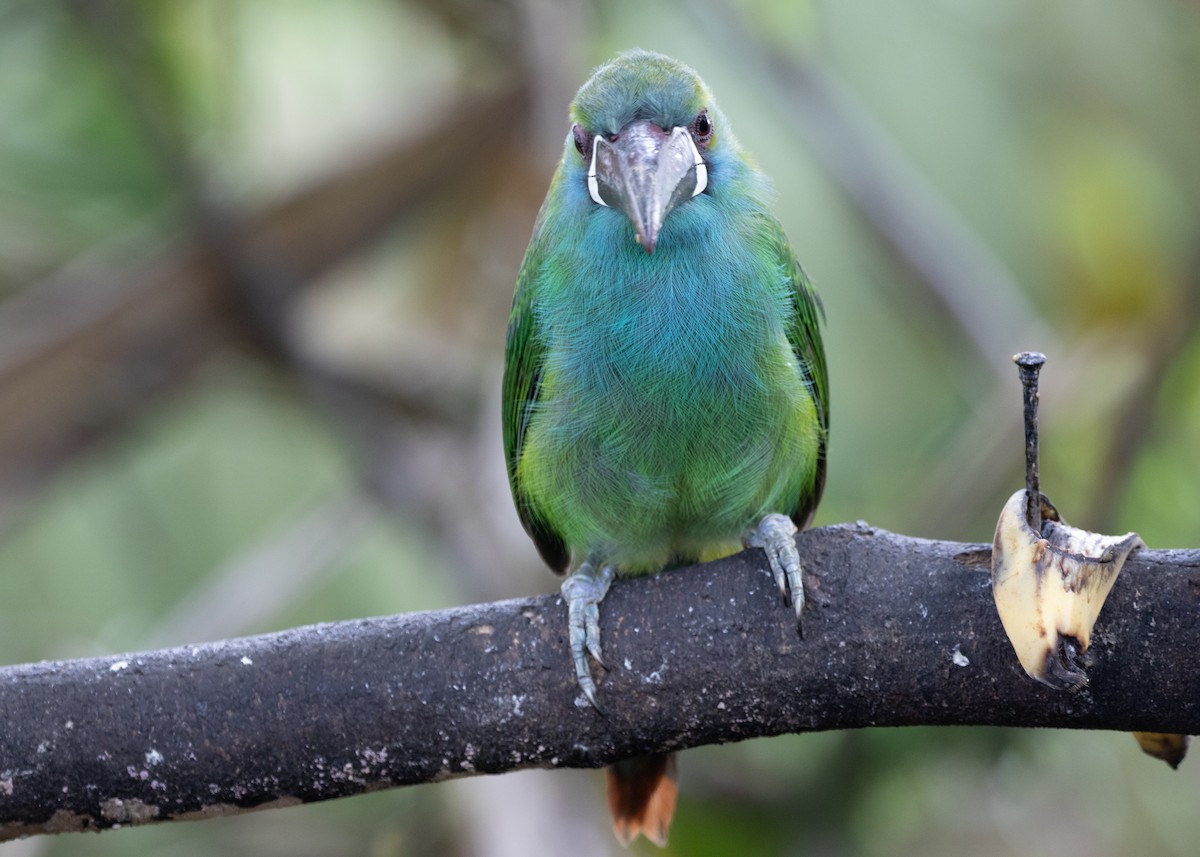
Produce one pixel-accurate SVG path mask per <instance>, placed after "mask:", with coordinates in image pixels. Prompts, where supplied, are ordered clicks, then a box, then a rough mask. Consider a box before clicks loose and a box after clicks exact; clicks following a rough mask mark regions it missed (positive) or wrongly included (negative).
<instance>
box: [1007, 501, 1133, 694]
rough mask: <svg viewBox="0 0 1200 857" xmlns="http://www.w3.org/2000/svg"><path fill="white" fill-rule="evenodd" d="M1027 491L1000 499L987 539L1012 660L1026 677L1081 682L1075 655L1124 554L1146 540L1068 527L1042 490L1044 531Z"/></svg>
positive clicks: (1054, 683)
mask: <svg viewBox="0 0 1200 857" xmlns="http://www.w3.org/2000/svg"><path fill="white" fill-rule="evenodd" d="M1031 500H1032V496H1031V495H1030V493H1029V492H1028V491H1026V490H1025V489H1022V490H1020V491H1017V492H1016V493H1015V494H1013V495H1012V497H1010V498H1009V499H1008V502H1007V503H1005V504H1004V509H1003V511H1001V513H1000V520H999V521H998V522H997V524H996V537H995V540H994V541H993V543H992V594H993V595H994V596H995V599H996V609H997V611H998V612H999V613H1000V621H1001V623H1002V624H1003V625H1004V631H1005V633H1006V634H1007V635H1008V639H1009V641H1010V642H1011V643H1012V646H1013V649H1014V650H1015V651H1016V653H1017V659H1018V660H1019V661H1020V662H1021V666H1022V667H1024V668H1025V672H1027V673H1028V674H1029V675H1030V676H1031V677H1033V678H1035V679H1037V680H1038V681H1040V682H1044V683H1045V684H1048V685H1050V686H1051V687H1054V688H1058V689H1066V688H1073V687H1080V686H1082V685H1084V684H1086V683H1087V674H1086V673H1084V671H1083V669H1082V668H1081V667H1080V666H1079V664H1078V663H1077V662H1076V660H1075V659H1076V658H1077V657H1078V656H1079V655H1080V654H1082V653H1083V652H1085V651H1086V650H1087V647H1088V642H1089V641H1090V639H1091V634H1092V626H1093V625H1094V624H1095V623H1096V617H1097V616H1098V615H1099V613H1100V608H1101V607H1103V606H1104V600H1105V599H1106V598H1107V597H1108V593H1109V591H1110V590H1111V589H1112V586H1113V583H1114V582H1116V579H1117V575H1118V574H1119V573H1120V571H1121V567H1122V566H1123V565H1124V563H1125V559H1126V558H1127V557H1128V556H1129V554H1130V553H1131V552H1132V551H1133V549H1134V548H1137V547H1143V546H1144V545H1143V542H1142V540H1141V538H1140V537H1139V536H1138V535H1137V533H1126V534H1125V535H1123V536H1105V535H1100V534H1098V533H1091V532H1088V531H1087V530H1080V529H1077V528H1075V527H1070V526H1068V525H1067V524H1066V523H1064V522H1063V521H1062V519H1061V518H1060V517H1059V515H1058V510H1057V509H1055V508H1054V505H1053V504H1052V503H1051V502H1050V501H1049V500H1048V499H1047V498H1046V496H1045V495H1039V500H1040V503H1041V520H1042V529H1041V532H1040V533H1039V532H1037V531H1035V530H1034V529H1033V527H1032V526H1030V523H1029V521H1030V514H1029V513H1030V511H1031V510H1030V503H1031Z"/></svg>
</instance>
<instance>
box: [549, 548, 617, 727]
mask: <svg viewBox="0 0 1200 857" xmlns="http://www.w3.org/2000/svg"><path fill="white" fill-rule="evenodd" d="M615 576H616V572H615V570H614V569H613V567H612V566H611V565H606V566H604V567H603V568H600V569H599V570H597V569H596V566H595V565H594V564H593V563H592V562H591V560H588V561H586V562H584V563H583V564H582V565H581V566H579V568H577V569H575V571H573V572H571V575H570V576H569V577H568V578H567V579H566V580H564V581H563V583H562V597H563V600H564V601H566V602H567V631H568V640H569V642H570V645H571V660H572V661H573V662H574V664H575V678H576V680H577V681H578V682H579V689H580V690H581V691H583V695H584V696H585V697H587V701H588V702H590V703H591V705H592V707H593V708H599V706H598V705H597V704H596V682H595V681H594V680H593V679H592V671H591V668H590V667H589V665H588V659H587V656H588V655H589V654H590V655H591V656H592V657H593V658H595V659H596V663H598V664H600V666H602V667H604V668H605V669H608V667H607V666H605V664H604V657H603V655H602V654H601V650H600V602H601V601H603V600H604V596H605V595H606V594H608V587H609V585H610V584H611V583H612V581H613V577H615Z"/></svg>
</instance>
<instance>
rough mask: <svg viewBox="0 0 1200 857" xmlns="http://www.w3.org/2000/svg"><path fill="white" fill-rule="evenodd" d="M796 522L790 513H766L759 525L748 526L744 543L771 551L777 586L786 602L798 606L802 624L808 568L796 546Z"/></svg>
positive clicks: (769, 554)
mask: <svg viewBox="0 0 1200 857" xmlns="http://www.w3.org/2000/svg"><path fill="white" fill-rule="evenodd" d="M797 532H799V531H798V530H797V529H796V525H795V524H794V523H793V522H792V519H791V518H789V517H787V516H786V515H780V514H777V513H774V512H773V513H771V514H770V515H767V516H765V517H764V518H763V519H762V521H760V522H759V525H758V527H757V528H756V529H753V530H748V531H747V532H746V534H745V535H744V536H743V537H742V544H744V545H745V546H746V547H748V548H762V549H763V550H764V551H766V553H767V562H768V563H770V565H771V574H772V575H774V577H775V586H776V587H778V589H779V595H780V597H781V598H783V603H784V604H789V603H790V604H791V605H792V607H793V608H795V610H796V627H797V629H799V627H800V611H802V610H803V609H804V569H803V568H802V567H801V566H800V553H799V551H797V550H796V533H797Z"/></svg>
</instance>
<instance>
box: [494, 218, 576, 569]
mask: <svg viewBox="0 0 1200 857" xmlns="http://www.w3.org/2000/svg"><path fill="white" fill-rule="evenodd" d="M541 232H542V217H541V215H540V214H539V215H538V220H537V223H536V224H535V225H534V229H533V239H532V240H531V241H530V242H529V249H528V250H527V251H526V253H525V261H524V262H522V263H521V272H520V274H518V275H517V288H516V292H515V294H514V295H513V305H512V311H511V312H510V313H509V317H508V335H507V339H506V343H505V350H504V385H503V393H502V395H503V399H504V402H503V416H502V419H503V421H504V457H505V460H506V461H507V462H508V483H509V486H510V487H511V488H512V495H513V502H514V503H515V504H516V507H517V514H518V515H519V516H520V518H521V524H522V525H523V526H524V527H525V532H527V533H529V537H530V538H531V539H533V543H534V545H535V546H536V547H537V550H538V553H539V554H541V557H542V559H543V560H544V561H545V563H546V564H547V565H548V566H550V567H551V568H552V569H554V570H555V571H557V572H559V573H560V574H561V573H565V572H566V570H567V566H568V564H569V563H570V560H571V557H570V553H569V551H568V550H567V546H566V544H564V542H563V539H562V536H561V535H559V533H558V532H556V531H555V529H554V527H553V526H552V525H551V524H550V522H549V521H547V520H546V519H545V518H544V517H542V516H540V515H538V514H537V513H536V512H535V511H534V510H533V509H532V508H531V507H530V504H529V498H528V496H527V495H526V493H525V491H524V489H523V486H522V485H521V480H520V479H519V478H518V476H517V464H518V462H520V460H521V453H522V451H523V449H524V445H525V431H526V429H528V427H529V420H530V417H531V416H532V414H533V411H534V408H536V407H537V402H538V397H539V396H540V395H541V387H542V372H543V370H544V368H545V365H546V355H545V350H546V349H545V343H544V341H543V339H542V337H541V336H540V335H539V333H538V321H537V316H536V314H535V312H534V304H535V299H536V292H537V283H538V274H539V273H540V271H541V266H542V263H543V254H544V244H545V242H544V241H543V240H541Z"/></svg>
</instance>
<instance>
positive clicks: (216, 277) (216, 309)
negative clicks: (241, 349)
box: [0, 92, 519, 523]
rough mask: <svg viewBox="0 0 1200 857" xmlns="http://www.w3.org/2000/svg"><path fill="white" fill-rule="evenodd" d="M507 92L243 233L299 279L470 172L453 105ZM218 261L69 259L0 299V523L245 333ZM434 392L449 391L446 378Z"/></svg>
mask: <svg viewBox="0 0 1200 857" xmlns="http://www.w3.org/2000/svg"><path fill="white" fill-rule="evenodd" d="M518 105H519V101H518V99H517V97H516V96H515V95H513V94H512V93H510V92H503V93H500V94H498V95H495V96H492V97H485V98H478V97H473V98H468V99H466V100H464V101H463V102H461V103H459V104H456V105H452V106H451V107H449V108H448V109H447V110H446V112H445V114H444V116H443V118H442V120H441V121H440V122H439V123H438V124H435V125H434V126H433V127H432V128H429V129H427V130H425V131H424V132H423V133H421V134H420V135H418V136H415V137H413V138H409V139H405V140H402V141H400V142H398V143H397V144H396V146H395V147H394V148H393V149H392V150H390V151H387V152H384V153H381V154H380V155H379V156H378V157H376V158H374V159H370V160H366V161H363V162H361V163H357V164H354V165H353V166H352V167H350V168H349V169H347V170H346V171H345V172H344V173H343V174H342V175H339V176H334V177H331V178H330V179H329V180H327V181H326V182H324V183H322V184H321V185H319V186H317V187H314V188H310V189H308V190H306V191H303V192H301V193H299V194H297V195H296V196H294V197H293V198H291V199H288V200H286V201H284V202H283V203H282V204H280V205H279V206H277V207H275V208H274V209H272V210H270V211H267V212H264V213H263V214H261V215H258V216H252V217H248V218H247V219H246V223H245V235H244V236H243V242H244V244H245V245H246V246H249V247H254V248H261V250H260V251H259V252H261V253H262V254H263V255H264V257H265V258H270V259H276V260H280V261H279V264H280V265H281V266H283V268H284V270H286V271H287V272H289V274H290V275H291V276H293V277H294V280H293V282H294V284H295V285H296V286H297V287H298V286H299V285H300V284H302V283H304V282H307V281H308V280H309V279H311V278H312V277H314V276H316V275H317V274H319V273H320V272H321V271H324V270H326V269H328V268H329V267H330V266H332V265H334V264H335V263H337V262H338V261H339V260H341V259H343V258H345V257H346V255H347V254H350V253H352V252H354V251H355V250H357V249H359V248H361V247H362V244H363V242H364V241H365V240H366V239H367V238H368V237H369V236H370V235H372V234H374V233H375V232H377V231H378V230H380V229H382V228H384V227H385V226H387V225H389V224H392V223H394V221H395V219H396V217H397V216H399V215H400V214H402V213H403V212H405V211H409V212H413V211H414V210H419V209H420V207H421V206H422V205H425V204H427V203H428V201H429V200H430V199H431V197H433V196H434V195H436V194H437V193H439V192H444V184H445V183H446V182H450V181H459V180H466V179H469V178H470V176H471V173H470V171H469V170H468V171H467V172H466V173H465V175H464V168H463V167H464V163H468V164H469V163H471V159H470V158H469V155H470V153H471V147H472V145H473V141H472V139H471V138H470V137H469V136H466V135H463V134H462V133H460V130H461V126H460V119H459V117H460V116H461V115H463V113H464V112H465V113H466V114H467V115H473V116H476V117H479V119H480V121H484V122H489V121H495V122H499V121H500V120H501V118H502V117H507V116H509V115H511V114H512V112H513V111H514V110H517V109H519V107H518ZM284 260H286V261H284ZM224 264H225V263H224V261H223V260H220V259H214V258H213V255H212V253H211V250H205V249H202V248H201V247H198V246H194V245H193V246H186V243H185V246H183V247H181V248H179V249H176V250H174V251H172V252H169V253H168V254H166V255H165V256H164V257H162V258H159V259H157V260H151V261H148V262H143V263H134V264H133V265H128V266H127V267H124V268H122V269H118V270H112V271H108V272H101V271H97V270H95V269H94V268H90V267H89V268H87V269H86V270H83V269H81V267H80V266H78V265H76V266H72V270H71V271H70V272H66V273H64V274H63V275H61V276H56V277H53V278H51V279H49V280H47V281H44V282H42V283H40V284H36V285H34V286H31V287H30V288H28V289H27V290H26V291H24V292H23V293H21V294H20V295H18V296H17V297H15V298H12V299H10V300H9V301H7V302H6V303H4V304H3V305H0V411H2V412H3V413H5V414H6V419H5V420H4V421H3V422H2V423H0V492H2V493H0V523H2V522H3V521H4V520H5V519H7V518H9V517H10V516H11V515H12V514H13V513H15V512H17V511H19V509H20V508H21V504H22V503H23V502H24V501H25V500H26V499H28V498H29V497H31V496H32V495H33V494H34V493H35V492H36V491H37V490H38V489H39V488H40V487H41V486H42V485H43V484H44V483H45V481H46V480H47V479H49V478H50V477H52V476H53V475H54V474H55V473H56V472H57V468H58V467H59V466H61V465H62V464H64V463H65V462H67V461H68V460H70V458H71V456H73V455H74V454H76V453H78V452H79V451H81V450H82V449H84V448H87V447H88V446H90V445H91V444H92V443H94V442H95V441H96V440H97V439H98V438H101V437H105V436H107V435H108V434H109V433H111V432H112V431H113V430H115V429H116V428H118V427H120V426H122V425H124V424H126V422H127V420H128V419H129V417H130V416H131V415H132V414H134V413H136V411H137V410H138V409H139V408H141V407H143V406H144V405H145V404H147V403H148V402H150V401H153V400H154V399H155V398H157V397H158V396H159V395H161V394H162V393H164V392H166V391H168V390H171V389H173V388H174V387H175V386H176V385H177V384H178V383H179V382H180V381H181V380H184V379H186V377H187V376H188V373H189V372H190V371H191V370H192V369H194V368H195V367H196V366H197V364H198V363H199V362H200V361H202V360H203V359H205V358H206V357H209V356H211V355H212V354H213V353H214V352H215V350H216V349H217V348H219V347H221V346H226V345H229V344H232V343H246V342H247V341H253V338H252V337H251V338H250V339H248V336H249V334H248V330H252V329H253V327H249V328H248V325H247V318H246V316H245V314H244V313H242V312H240V311H239V310H238V307H239V306H241V305H242V302H241V298H240V297H239V295H238V293H237V292H236V290H235V289H234V287H233V286H232V284H231V282H230V279H229V277H228V273H227V271H226V270H225V268H224ZM257 282H258V281H257V280H255V281H253V282H252V283H251V285H250V288H254V287H255V286H256V285H257ZM281 326H282V325H281ZM426 369H427V367H424V366H422V365H414V366H409V367H404V369H403V372H402V373H400V376H401V377H405V378H408V379H419V378H420V376H421V375H422V374H423V372H424V371H426ZM414 383H415V382H414ZM420 390H421V392H422V393H425V392H427V388H425V387H420ZM403 392H404V390H403V389H399V388H393V389H390V390H388V391H386V395H387V397H388V398H390V399H392V400H396V399H397V398H399V396H401V395H402V394H403ZM442 394H443V395H445V396H449V397H451V399H453V398H454V396H455V391H452V390H445V389H443V390H442ZM459 395H461V393H459ZM399 404H400V406H402V407H407V408H408V409H410V410H413V411H417V412H422V411H428V410H429V409H430V408H431V407H436V402H434V401H431V400H430V399H429V398H428V397H427V396H424V395H422V396H421V397H419V398H418V399H417V400H415V401H401V402H400V403H399ZM454 410H455V409H454V408H447V407H444V406H443V407H442V408H441V409H440V413H441V414H442V416H443V418H444V417H445V416H446V415H447V414H446V412H447V411H454ZM460 416H461V413H460Z"/></svg>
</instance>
